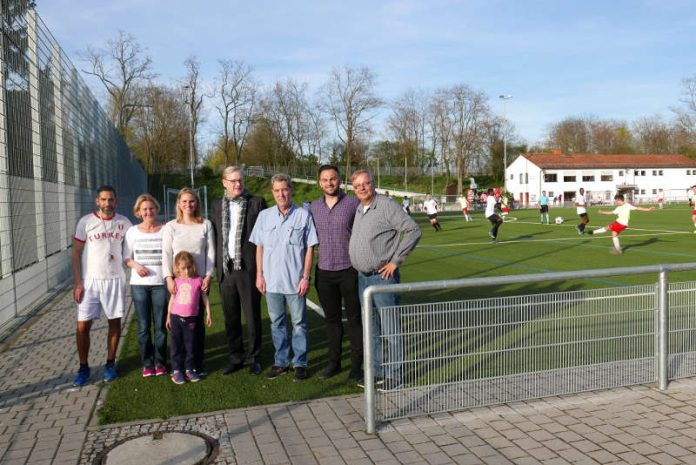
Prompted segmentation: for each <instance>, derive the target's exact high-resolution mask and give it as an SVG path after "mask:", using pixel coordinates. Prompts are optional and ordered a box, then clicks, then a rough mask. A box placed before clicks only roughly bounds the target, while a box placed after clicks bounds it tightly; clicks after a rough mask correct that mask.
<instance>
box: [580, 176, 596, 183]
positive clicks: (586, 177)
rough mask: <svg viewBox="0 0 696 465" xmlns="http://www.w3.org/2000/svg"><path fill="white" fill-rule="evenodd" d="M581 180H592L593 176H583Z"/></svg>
mask: <svg viewBox="0 0 696 465" xmlns="http://www.w3.org/2000/svg"><path fill="white" fill-rule="evenodd" d="M582 182H594V176H583V177H582Z"/></svg>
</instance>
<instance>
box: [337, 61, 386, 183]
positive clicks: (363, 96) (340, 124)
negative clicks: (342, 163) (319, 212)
mask: <svg viewBox="0 0 696 465" xmlns="http://www.w3.org/2000/svg"><path fill="white" fill-rule="evenodd" d="M374 88H375V75H374V73H373V72H372V71H370V69H369V68H367V67H362V68H351V67H349V66H344V67H343V68H334V69H333V70H331V73H330V74H329V79H328V81H327V82H326V84H325V85H324V94H325V97H326V101H325V110H326V112H327V113H328V115H329V117H330V118H331V119H332V120H333V121H334V124H335V125H336V131H337V133H338V138H339V139H340V140H341V142H343V143H344V144H345V147H346V175H348V173H350V172H351V166H352V162H353V159H354V157H355V155H356V148H357V145H358V144H357V141H358V140H359V139H360V137H364V136H366V135H367V134H368V133H369V131H370V120H371V118H372V117H373V116H374V110H375V109H377V108H379V107H380V106H381V105H382V100H381V99H380V98H379V97H378V96H377V95H376V94H375V89H374Z"/></svg>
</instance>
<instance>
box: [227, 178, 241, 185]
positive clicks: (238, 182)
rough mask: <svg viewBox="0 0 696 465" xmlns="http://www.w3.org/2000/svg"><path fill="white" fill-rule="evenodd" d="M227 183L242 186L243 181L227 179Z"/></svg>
mask: <svg viewBox="0 0 696 465" xmlns="http://www.w3.org/2000/svg"><path fill="white" fill-rule="evenodd" d="M225 181H227V182H229V183H231V184H241V183H242V180H241V179H225Z"/></svg>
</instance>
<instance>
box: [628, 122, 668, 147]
mask: <svg viewBox="0 0 696 465" xmlns="http://www.w3.org/2000/svg"><path fill="white" fill-rule="evenodd" d="M633 131H634V133H635V138H636V141H637V143H638V147H639V150H640V151H641V152H642V153H653V154H654V153H673V150H674V148H675V144H674V137H673V136H674V131H673V128H672V127H670V125H669V124H667V123H665V122H664V121H663V120H662V118H660V117H659V116H652V117H643V118H639V119H638V120H636V121H635V122H634V123H633Z"/></svg>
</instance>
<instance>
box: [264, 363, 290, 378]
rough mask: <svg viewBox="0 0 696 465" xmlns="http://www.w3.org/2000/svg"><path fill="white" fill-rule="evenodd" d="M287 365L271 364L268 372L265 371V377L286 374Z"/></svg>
mask: <svg viewBox="0 0 696 465" xmlns="http://www.w3.org/2000/svg"><path fill="white" fill-rule="evenodd" d="M288 371H290V370H289V369H288V367H279V366H276V365H273V366H272V367H271V369H270V371H269V372H268V373H266V379H276V378H277V377H278V376H283V375H287V374H288Z"/></svg>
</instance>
